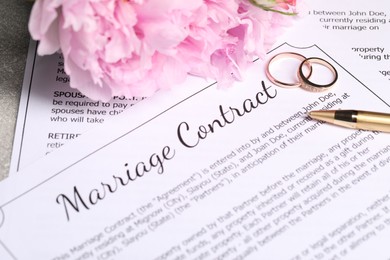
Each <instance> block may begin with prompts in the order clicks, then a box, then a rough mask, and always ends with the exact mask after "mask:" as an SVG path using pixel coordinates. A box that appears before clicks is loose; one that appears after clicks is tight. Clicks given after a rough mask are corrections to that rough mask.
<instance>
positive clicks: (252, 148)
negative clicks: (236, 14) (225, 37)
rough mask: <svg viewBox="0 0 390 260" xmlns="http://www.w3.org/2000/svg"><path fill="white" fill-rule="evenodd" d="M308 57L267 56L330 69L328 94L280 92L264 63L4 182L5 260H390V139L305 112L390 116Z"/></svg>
mask: <svg viewBox="0 0 390 260" xmlns="http://www.w3.org/2000/svg"><path fill="white" fill-rule="evenodd" d="M298 47H299V48H295V47H292V46H290V45H288V44H282V45H281V46H278V47H277V48H275V49H274V50H273V51H271V52H270V53H269V55H268V56H269V57H272V56H273V55H275V54H277V53H281V52H286V51H294V52H299V53H300V54H302V55H304V56H306V57H319V58H322V59H324V60H326V61H328V62H329V63H330V64H332V66H334V67H335V69H336V70H337V71H338V76H339V78H338V81H337V83H336V86H335V87H334V88H333V89H332V90H331V91H328V92H320V93H313V92H308V91H304V90H302V89H300V88H297V89H283V88H279V87H276V86H274V85H273V84H271V83H270V82H269V81H268V79H267V78H266V76H265V73H264V64H265V63H264V62H261V61H260V60H259V61H256V62H255V64H254V66H253V67H251V69H250V71H248V74H247V75H246V80H245V81H244V82H242V83H240V84H238V85H237V86H236V87H233V88H230V89H228V90H223V91H221V90H218V89H216V88H215V85H214V84H211V85H207V84H205V83H204V81H203V80H200V79H194V78H192V79H190V80H189V81H188V82H187V83H186V84H185V85H184V86H182V87H180V88H177V89H175V90H174V91H171V92H169V93H168V92H165V93H164V92H162V93H159V94H157V95H155V96H154V97H152V98H150V99H148V100H145V101H143V102H141V103H139V104H137V106H135V107H133V108H132V109H131V111H130V110H128V111H125V112H123V113H122V114H121V115H118V117H116V118H114V119H113V120H111V121H110V123H109V124H103V125H102V126H101V127H99V128H97V129H96V130H94V131H90V132H89V133H88V134H86V135H82V136H80V137H78V138H77V139H76V140H74V141H73V142H72V143H69V144H67V145H64V146H63V148H61V149H59V150H58V151H57V152H54V153H51V154H49V155H47V156H46V157H45V158H44V159H43V160H40V161H39V162H37V163H34V164H32V165H31V166H30V167H27V168H26V170H25V171H23V170H22V171H21V172H20V174H17V175H14V176H12V177H11V178H9V179H7V180H5V181H3V182H1V183H0V208H1V211H0V212H1V220H0V223H1V227H0V248H1V249H0V258H1V259H31V258H33V259H161V260H162V259H314V258H318V259H341V258H344V259H369V258H372V257H373V254H374V256H375V257H374V258H375V259H388V258H389V257H390V253H389V252H388V250H387V241H388V239H389V238H390V197H389V195H390V194H389V190H390V189H389V188H390V186H389V183H390V175H389V174H388V172H389V170H390V163H389V162H390V145H389V143H388V140H389V139H388V138H389V137H388V134H383V133H378V132H368V131H358V130H351V129H345V128H339V127H335V126H332V125H328V124H324V123H322V122H317V121H313V120H310V119H308V118H307V117H306V116H305V113H306V112H307V111H311V110H313V109H322V108H332V109H337V108H341V107H360V108H361V109H366V108H368V107H370V108H371V109H374V110H379V111H389V110H390V108H389V106H388V105H387V104H386V103H385V102H383V100H381V99H380V98H378V96H377V95H376V94H375V92H373V91H372V89H371V88H370V86H367V85H364V84H362V83H361V82H360V81H359V79H358V78H357V77H356V76H355V75H353V74H351V73H350V72H349V71H348V70H347V69H346V68H343V67H342V66H340V64H339V62H338V59H337V57H335V56H330V55H328V53H327V52H326V51H324V49H323V48H321V47H320V46H312V47H309V48H301V47H300V46H298ZM321 79H322V76H319V80H321ZM362 99H364V100H365V102H362ZM103 133H104V134H103ZM281 249H283V250H281ZM373 252H374V253H373Z"/></svg>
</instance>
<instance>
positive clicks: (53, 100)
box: [10, 0, 390, 174]
mask: <svg viewBox="0 0 390 260" xmlns="http://www.w3.org/2000/svg"><path fill="white" fill-rule="evenodd" d="M306 2H307V5H308V6H307V8H306V10H304V11H303V12H305V13H308V14H307V15H306V16H305V18H304V19H302V21H300V22H299V23H298V25H295V27H292V28H291V27H290V28H289V29H288V30H287V31H286V33H285V35H284V37H283V39H281V41H280V44H281V43H283V42H285V41H286V42H289V43H290V44H292V45H295V46H311V45H312V44H314V43H316V44H320V45H321V46H322V47H323V48H324V47H326V48H327V50H328V52H330V53H331V54H332V52H336V53H337V55H339V57H340V62H341V64H342V65H343V66H347V67H348V68H350V69H352V70H353V72H354V73H355V74H356V75H359V78H360V80H364V82H365V83H366V84H367V83H369V82H373V81H375V80H376V79H377V78H383V79H385V80H386V81H384V82H385V83H386V84H381V85H375V86H372V88H374V89H375V91H376V93H378V95H380V96H381V97H382V98H383V99H387V102H389V99H388V96H386V93H387V91H388V88H389V84H388V81H389V80H390V69H389V58H390V51H389V47H388V46H389V37H388V35H389V34H390V26H389V23H388V21H389V18H388V15H389V14H388V10H389V9H390V8H389V4H388V3H387V2H383V1H378V0H377V1H343V2H340V1H336V0H332V1H319V0H315V1H306ZM340 43H341V44H340ZM277 45H279V44H277ZM277 45H276V46H277ZM35 49H36V46H35V43H34V42H32V43H31V46H30V52H29V61H28V64H27V68H26V76H25V80H24V86H23V91H22V97H21V102H20V109H19V116H18V123H17V129H16V131H15V141H14V149H13V156H12V161H11V169H10V174H13V173H15V172H17V171H19V170H20V169H22V168H23V167H24V166H26V165H29V164H30V163H32V162H34V161H35V160H37V159H38V158H41V157H42V156H44V155H45V154H47V153H48V152H50V151H53V150H54V149H56V148H58V147H60V146H62V145H63V144H64V143H66V142H68V141H70V140H72V139H74V138H76V137H77V136H79V135H80V134H82V133H84V132H85V131H88V130H89V129H91V128H93V127H95V126H98V125H100V124H102V123H104V122H105V121H107V120H108V118H109V117H110V116H112V115H116V114H118V113H120V112H122V111H123V109H125V108H128V107H129V106H131V105H133V104H135V103H136V102H138V101H139V100H140V99H141V98H139V99H136V100H123V97H116V98H114V99H113V100H112V101H111V102H109V103H106V104H103V103H102V102H92V101H91V100H89V99H87V98H83V97H82V95H80V93H78V92H77V91H75V90H73V89H71V88H70V87H69V84H68V83H67V81H68V80H69V79H68V77H67V76H66V75H65V74H64V71H63V60H62V58H61V55H53V56H48V57H39V56H36V53H35ZM341 54H343V55H341ZM350 57H354V58H357V59H359V60H361V61H362V62H363V63H361V64H363V66H361V67H357V66H354V64H349V61H350V59H349V58H350ZM352 60H355V59H352ZM367 71H369V73H367ZM368 75H369V76H370V77H371V78H366V77H367V76H368ZM73 112H75V113H73ZM76 112H77V113H76Z"/></svg>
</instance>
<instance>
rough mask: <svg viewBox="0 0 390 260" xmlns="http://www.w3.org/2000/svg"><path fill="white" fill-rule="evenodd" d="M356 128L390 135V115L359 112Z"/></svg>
mask: <svg viewBox="0 0 390 260" xmlns="http://www.w3.org/2000/svg"><path fill="white" fill-rule="evenodd" d="M356 128H359V129H364V130H372V131H380V132H388V133H390V114H385V113H376V112H368V111H359V112H358V115H357V117H356Z"/></svg>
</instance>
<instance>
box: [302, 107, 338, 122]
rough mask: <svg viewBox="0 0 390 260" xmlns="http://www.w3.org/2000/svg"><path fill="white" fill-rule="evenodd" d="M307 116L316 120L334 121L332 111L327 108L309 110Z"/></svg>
mask: <svg viewBox="0 0 390 260" xmlns="http://www.w3.org/2000/svg"><path fill="white" fill-rule="evenodd" d="M308 114H309V116H310V117H311V118H313V119H316V120H321V121H325V122H329V123H332V122H333V121H334V111H329V110H316V111H310V112H309V113H308Z"/></svg>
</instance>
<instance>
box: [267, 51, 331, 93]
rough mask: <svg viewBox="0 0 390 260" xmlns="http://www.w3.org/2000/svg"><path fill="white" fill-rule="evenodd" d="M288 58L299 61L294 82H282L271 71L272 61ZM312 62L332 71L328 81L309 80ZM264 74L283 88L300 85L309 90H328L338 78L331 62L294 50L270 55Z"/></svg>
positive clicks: (311, 72)
mask: <svg viewBox="0 0 390 260" xmlns="http://www.w3.org/2000/svg"><path fill="white" fill-rule="evenodd" d="M290 58H293V59H298V60H299V61H301V63H300V65H299V67H298V72H297V79H298V80H297V81H296V82H284V81H281V80H278V79H276V78H275V77H274V75H273V74H272V73H271V69H270V67H271V66H272V65H273V63H274V62H276V61H278V60H281V59H290ZM313 64H319V65H322V66H324V67H326V68H327V69H328V70H329V71H330V72H331V73H332V78H331V80H330V82H329V83H325V84H318V83H315V82H313V81H311V80H310V77H311V76H312V74H313V66H312V65H313ZM266 75H267V77H268V79H269V80H270V81H271V82H272V83H274V84H275V85H277V86H280V87H283V88H298V87H300V88H303V89H305V90H307V91H311V92H322V91H326V90H329V89H330V88H331V87H332V86H333V85H334V84H335V83H336V81H337V78H338V73H337V70H336V69H335V68H334V67H333V66H332V64H330V63H329V62H327V61H326V60H324V59H321V58H318V57H310V58H306V57H305V56H303V55H301V54H299V53H295V52H282V53H279V54H276V55H275V56H274V57H272V58H271V59H270V60H269V62H268V64H267V67H266Z"/></svg>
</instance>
